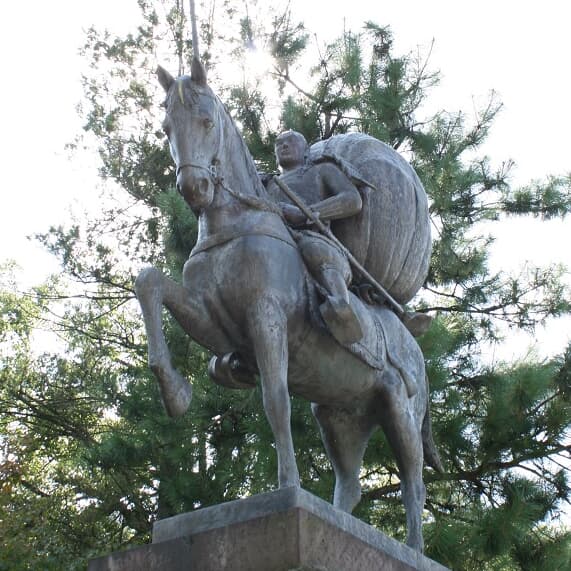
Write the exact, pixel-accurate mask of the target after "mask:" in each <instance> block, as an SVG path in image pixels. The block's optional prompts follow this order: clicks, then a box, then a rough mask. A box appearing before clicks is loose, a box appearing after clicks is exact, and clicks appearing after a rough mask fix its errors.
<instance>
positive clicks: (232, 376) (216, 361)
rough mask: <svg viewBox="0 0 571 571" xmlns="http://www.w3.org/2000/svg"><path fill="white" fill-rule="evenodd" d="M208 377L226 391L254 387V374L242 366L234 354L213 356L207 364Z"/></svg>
mask: <svg viewBox="0 0 571 571" xmlns="http://www.w3.org/2000/svg"><path fill="white" fill-rule="evenodd" d="M208 376H209V377H210V378H211V379H212V380H213V381H214V382H215V383H216V384H218V385H220V386H222V387H226V388H227V389H253V388H254V387H255V386H256V379H255V377H254V373H252V371H250V370H249V369H248V368H246V367H245V366H244V364H243V363H242V362H241V361H240V357H239V356H238V355H237V354H236V353H226V354H225V355H222V356H220V357H217V356H216V355H214V357H212V358H211V359H210V362H209V363H208Z"/></svg>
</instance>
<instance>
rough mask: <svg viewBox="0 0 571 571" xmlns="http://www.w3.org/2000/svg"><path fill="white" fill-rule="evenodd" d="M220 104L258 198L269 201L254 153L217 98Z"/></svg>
mask: <svg viewBox="0 0 571 571" xmlns="http://www.w3.org/2000/svg"><path fill="white" fill-rule="evenodd" d="M215 97H216V100H217V102H218V105H219V106H220V109H221V115H224V119H225V121H226V124H227V125H228V127H229V128H230V129H231V130H232V133H231V134H232V137H233V139H234V140H235V141H237V143H238V145H239V149H238V152H240V153H241V154H242V156H243V157H244V162H245V166H246V169H247V173H248V176H249V178H250V179H251V180H252V182H253V190H254V193H255V195H256V196H257V197H259V198H263V199H266V200H269V195H268V193H267V191H266V187H265V186H264V185H263V184H262V181H261V180H260V176H259V174H258V169H257V168H256V163H255V162H254V158H253V157H252V153H250V149H248V145H246V141H244V137H243V136H242V133H240V130H239V129H238V125H236V121H234V119H233V117H232V116H231V115H230V112H229V111H228V108H227V107H226V105H224V103H223V102H222V100H221V99H220V98H219V97H218V96H215Z"/></svg>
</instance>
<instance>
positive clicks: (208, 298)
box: [135, 20, 442, 551]
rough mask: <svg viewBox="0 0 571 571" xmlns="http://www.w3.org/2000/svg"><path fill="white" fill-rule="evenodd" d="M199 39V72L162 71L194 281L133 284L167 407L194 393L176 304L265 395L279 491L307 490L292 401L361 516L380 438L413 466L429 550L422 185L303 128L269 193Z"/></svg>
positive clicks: (417, 515)
mask: <svg viewBox="0 0 571 571" xmlns="http://www.w3.org/2000/svg"><path fill="white" fill-rule="evenodd" d="M196 35H197V34H196V25H195V22H194V20H193V46H194V49H195V55H194V57H193V60H192V66H191V75H190V76H186V75H183V76H181V77H178V78H176V79H175V78H174V77H173V76H171V75H170V74H169V73H168V72H167V71H166V70H164V69H163V68H161V67H159V69H158V71H157V74H158V79H159V82H160V84H161V86H162V87H163V88H164V90H165V92H166V100H165V104H164V105H165V111H166V112H165V118H164V122H163V129H164V131H165V133H166V135H167V137H168V141H169V144H170V151H171V154H172V158H173V160H174V162H175V164H176V187H177V189H178V191H179V192H180V194H181V195H182V196H183V197H184V200H185V201H186V202H187V204H188V205H189V206H190V208H191V210H192V211H193V213H194V214H195V215H196V217H197V219H198V239H197V242H196V245H195V247H194V248H193V250H192V251H191V253H190V256H189V258H188V260H187V262H186V263H185V265H184V269H183V277H182V285H181V284H179V283H176V282H175V281H173V280H171V279H169V278H168V277H166V276H165V275H164V274H163V273H162V272H160V271H159V270H157V269H155V268H146V269H144V270H143V271H142V272H141V273H140V274H139V276H138V278H137V280H136V283H135V288H136V294H137V297H138V300H139V302H140V305H141V308H142V312H143V316H144V320H145V325H146V331H147V337H148V358H149V365H150V368H151V369H152V371H153V372H154V374H155V376H156V378H157V380H158V383H159V387H160V394H161V397H162V400H163V403H164V406H165V409H166V411H167V413H168V414H169V415H171V416H179V415H182V414H184V412H185V411H186V410H187V409H188V406H189V404H190V401H191V397H192V387H191V384H190V383H189V382H188V381H187V380H186V379H185V378H183V377H182V375H181V374H180V373H179V372H178V371H177V370H176V369H175V368H174V367H173V366H172V363H171V358H170V354H169V349H168V347H167V344H166V341H165V337H164V334H163V330H162V317H161V312H162V307H163V306H165V307H166V308H167V309H168V310H169V311H170V313H171V314H172V315H173V316H174V318H175V319H176V320H177V321H178V323H179V324H180V325H181V326H182V328H183V329H184V331H185V332H186V333H187V334H188V335H189V336H190V337H191V338H192V339H193V340H195V341H196V342H197V343H199V344H200V345H202V346H203V347H205V348H206V349H208V350H209V351H211V352H212V354H213V357H212V360H211V362H210V367H209V373H210V375H211V377H212V379H213V380H214V381H215V382H217V383H219V384H221V385H224V386H227V387H229V388H234V389H240V388H242V389H248V388H252V387H254V386H256V384H257V383H260V384H261V389H262V396H263V406H264V410H265V413H266V416H267V419H268V421H269V423H270V426H271V429H272V432H273V436H274V439H275V445H276V452H277V458H278V482H279V486H280V487H286V486H299V485H300V479H299V472H298V468H297V465H296V459H295V453H294V447H293V442H292V434H291V427H290V394H294V395H298V396H301V397H303V398H306V399H308V400H309V401H310V402H311V408H312V411H313V414H314V416H315V418H316V420H317V422H318V424H319V428H320V431H321V435H322V438H323V443H324V445H325V449H326V451H327V454H328V456H329V458H330V460H331V463H332V465H333V469H334V471H335V478H336V481H335V490H334V496H333V503H334V505H335V506H336V507H338V508H340V509H342V510H345V511H347V512H351V511H352V510H353V508H354V507H355V506H356V504H357V503H358V502H359V499H360V496H361V484H360V482H359V472H360V468H361V464H362V461H363V455H364V452H365V448H366V446H367V443H368V441H369V438H370V437H371V434H372V433H373V431H374V430H375V429H376V428H377V427H381V428H382V429H383V430H384V432H385V434H386V437H387V439H388V442H389V443H390V446H391V449H392V451H393V453H394V455H395V457H396V461H397V465H398V469H399V478H400V484H401V490H402V498H403V502H404V505H405V509H406V518H407V530H408V535H407V543H408V545H409V546H411V547H412V548H414V549H416V550H418V551H422V550H423V539H422V511H423V507H424V501H425V495H426V492H425V486H424V483H423V478H422V469H423V462H424V461H426V462H427V464H428V465H430V466H431V467H433V468H434V469H436V470H441V469H442V466H441V463H440V459H439V456H438V452H437V450H436V447H435V444H434V441H433V437H432V429H431V420H430V412H429V391H428V381H427V377H426V373H425V366H424V359H423V355H422V352H421V350H420V348H419V346H418V344H417V342H416V340H415V338H414V336H413V333H415V334H418V333H419V332H420V331H419V329H418V327H416V328H415V326H414V324H415V321H417V320H416V319H415V318H416V317H426V316H422V315H419V314H413V315H411V314H408V313H407V312H405V311H404V310H403V308H402V307H401V305H400V304H402V303H407V302H408V301H409V300H410V299H411V298H412V297H413V296H414V295H415V294H416V292H417V291H418V289H419V288H420V286H421V285H422V283H423V281H424V280H425V278H426V274H427V271H428V262H429V257H430V248H431V243H430V229H429V221H428V207H427V199H426V194H425V193H424V189H423V188H422V185H421V183H420V180H419V179H418V177H417V176H416V174H415V173H414V171H413V169H412V168H411V167H410V165H409V164H408V163H407V162H406V161H405V160H404V159H403V158H402V157H400V155H398V154H397V153H396V151H394V150H393V149H392V148H390V147H388V146H387V145H385V144H383V143H381V142H379V141H377V140H375V139H373V138H371V137H368V136H366V135H362V134H356V133H354V134H347V135H340V136H336V137H333V138H331V139H329V140H328V141H324V142H320V143H317V144H315V145H313V146H312V147H309V146H308V145H307V143H306V142H305V139H303V137H302V136H301V135H299V134H297V133H295V132H291V131H288V132H286V133H285V134H283V135H281V136H280V137H278V139H277V141H276V153H277V159H278V163H279V164H280V165H281V168H282V175H281V176H280V177H276V178H273V179H271V180H269V181H266V185H264V184H263V183H262V180H261V178H260V176H259V174H258V172H257V169H256V165H255V163H254V161H253V159H252V157H251V155H250V153H249V151H248V149H247V147H246V144H245V143H244V140H243V138H242V136H241V135H240V133H239V131H238V129H237V126H236V124H235V123H234V121H233V120H232V118H231V116H230V115H229V113H228V112H227V110H226V109H225V107H224V105H223V104H222V103H221V101H220V100H219V99H218V97H217V96H216V95H215V94H214V93H213V91H212V90H211V88H210V87H209V86H208V83H207V77H206V71H205V69H204V67H203V65H202V63H201V61H200V58H199V55H198V51H197V46H198V42H197V40H196ZM367 276H368V278H367ZM358 294H361V295H358ZM420 322H421V324H422V323H424V324H425V325H426V323H427V321H426V320H425V321H423V320H422V319H420ZM411 324H412V325H411ZM420 329H421V330H422V329H423V327H421V328H420ZM411 331H412V332H411Z"/></svg>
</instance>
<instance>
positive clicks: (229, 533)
mask: <svg viewBox="0 0 571 571" xmlns="http://www.w3.org/2000/svg"><path fill="white" fill-rule="evenodd" d="M446 569H447V568H446V567H443V566H442V565H440V564H439V563H436V562H435V561H432V560H431V559H428V558H427V557H424V556H423V555H420V554H419V553H417V552H416V551H413V550H412V549H410V548H409V547H407V546H406V545H403V544H401V543H399V542H398V541H395V540H394V539H390V538H389V537H387V536H386V535H384V534H382V533H380V532H379V531H377V530H376V529H375V528H373V527H371V526H369V525H367V524H365V523H363V522H362V521H360V520H358V519H356V518H354V517H353V516H351V515H349V514H347V513H345V512H342V511H340V510H338V509H336V508H334V507H333V506H332V505H330V504H328V503H327V502H324V501H323V500H321V499H319V498H317V497H315V496H313V495H311V494H309V493H308V492H306V491H304V490H301V489H299V488H286V489H283V490H278V491H277V492H270V493H268V494H261V495H258V496H252V497H250V498H247V499H245V500H238V501H234V502H228V503H226V504H220V505H217V506H213V507H210V508H204V509H200V510H197V511H194V512H190V513H186V514H181V515H178V516H175V517H171V518H168V519H165V520H161V521H158V522H156V523H155V525H154V528H153V543H152V544H151V545H147V546H144V547H140V548H136V549H132V550H129V551H125V552H120V553H114V554H112V555H108V556H106V557H100V558H98V559H94V560H92V561H91V562H90V564H89V567H88V571H143V570H145V571H159V570H161V571H379V570H386V571H414V570H422V571H446Z"/></svg>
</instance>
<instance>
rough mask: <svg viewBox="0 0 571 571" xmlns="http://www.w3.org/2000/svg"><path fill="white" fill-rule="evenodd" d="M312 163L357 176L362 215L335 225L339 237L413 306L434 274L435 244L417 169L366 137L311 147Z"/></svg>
mask: <svg viewBox="0 0 571 571" xmlns="http://www.w3.org/2000/svg"><path fill="white" fill-rule="evenodd" d="M309 160H310V161H312V162H320V161H324V160H327V161H328V160H331V161H333V162H335V163H337V165H338V166H340V167H341V168H342V170H344V171H345V174H348V175H349V176H350V178H352V180H353V182H355V181H356V178H355V177H351V171H354V173H355V174H356V175H357V177H358V178H361V179H363V180H364V181H366V182H367V183H370V184H371V185H372V186H373V187H374V188H371V187H369V186H367V185H364V184H359V183H356V185H357V186H358V187H359V190H360V192H361V196H362V198H363V208H362V210H361V212H360V213H359V214H358V215H356V216H352V217H350V218H346V219H342V220H336V221H334V222H332V225H331V228H332V230H333V232H334V234H335V235H336V236H337V238H338V239H339V240H340V241H341V242H342V243H343V244H344V245H345V246H346V247H347V248H348V249H349V250H350V251H351V253H352V254H353V255H354V256H355V258H357V260H358V261H359V262H360V263H361V264H362V265H363V266H364V267H365V269H367V271H368V272H369V273H370V274H372V276H373V277H374V278H375V279H377V281H379V283H380V284H381V285H382V286H383V287H384V288H385V289H386V290H387V291H388V292H389V293H390V294H391V295H392V296H393V297H394V298H395V299H396V300H397V301H398V302H399V303H407V302H408V301H410V300H411V299H412V298H413V297H414V295H415V294H416V292H417V291H418V290H419V289H420V287H421V286H422V284H423V283H424V280H425V279H426V276H427V274H428V266H429V263H430V253H431V248H432V241H431V237H430V220H429V215H428V200H427V197H426V192H425V190H424V187H423V186H422V183H421V182H420V179H419V178H418V176H417V174H416V173H415V172H414V169H413V168H412V167H411V166H410V165H409V164H408V162H407V161H405V160H404V159H403V158H402V157H401V156H400V155H399V154H398V153H397V152H396V151H395V150H394V149H393V148H392V147H389V146H388V145H386V144H385V143H382V142H381V141H378V140H377V139H374V138H373V137H370V136H368V135H364V134H362V133H348V134H346V135H336V136H334V137H331V138H330V139H328V140H326V141H319V142H318V143H315V144H314V145H312V146H311V148H310V152H309Z"/></svg>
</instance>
